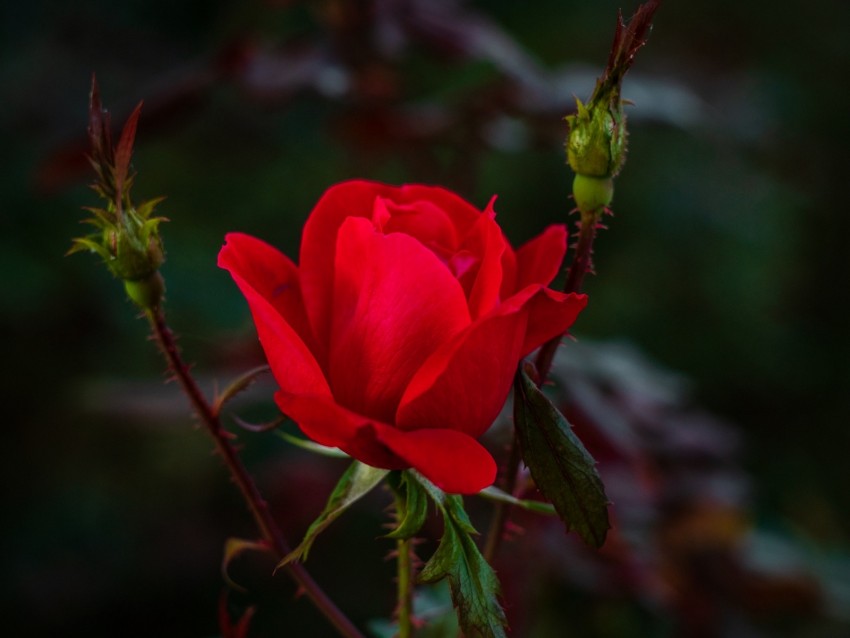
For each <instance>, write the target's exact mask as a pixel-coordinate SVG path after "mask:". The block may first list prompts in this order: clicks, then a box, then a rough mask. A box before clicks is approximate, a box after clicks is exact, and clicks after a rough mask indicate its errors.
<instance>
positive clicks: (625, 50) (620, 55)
mask: <svg viewBox="0 0 850 638" xmlns="http://www.w3.org/2000/svg"><path fill="white" fill-rule="evenodd" d="M660 5H661V0H649V2H646V3H644V4H642V5H640V6H639V7H638V8H637V11H635V13H634V15H632V17H631V18H629V21H628V23H626V22H624V21H623V13H622V11H619V12H618V13H617V28H616V30H615V31H614V41H613V42H612V43H611V53H610V54H609V56H608V66H607V67H606V68H605V74H604V75H603V76H602V78H601V79H600V81H599V85H598V86H597V91H594V97H595V96H596V95H597V94H602V93H604V91H603V90H602V89H601V87H613V86H618V85H619V84H620V83H621V82H622V80H623V76H624V75H625V74H626V71H628V70H629V68H630V67H631V66H632V63H633V62H634V60H635V54H637V52H638V50H639V49H640V48H641V47H642V46H643V45H644V44H646V40H647V37H648V36H649V30H650V28H651V27H652V18H653V16H654V15H655V12H656V10H657V9H658V7H659V6H660ZM591 101H593V100H591Z"/></svg>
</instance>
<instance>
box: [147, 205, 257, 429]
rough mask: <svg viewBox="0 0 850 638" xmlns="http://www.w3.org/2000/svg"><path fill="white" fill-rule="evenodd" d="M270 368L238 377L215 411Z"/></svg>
mask: <svg viewBox="0 0 850 638" xmlns="http://www.w3.org/2000/svg"><path fill="white" fill-rule="evenodd" d="M152 202H153V200H151V201H150V202H145V204H143V205H142V206H146V205H151V203H152ZM142 206H140V207H139V209H140V214H141V216H142V217H144V216H145V215H144V214H142V213H141V208H142ZM151 209H152V206H151ZM270 369H271V368H269V366H267V365H262V366H258V367H256V368H253V369H251V370H248V372H245V373H244V374H242V375H240V376H239V377H237V378H236V380H234V381H233V382H232V383H231V384H230V385H228V386H227V387H226V388H225V389H224V390H222V391H221V392H220V393H218V395H217V396H216V398H215V402H214V403H213V409H212V410H213V413H214V414H219V413H220V412H221V408H222V406H224V404H225V403H227V402H228V401H230V400H231V399H232V398H233V397H235V396H236V395H237V394H239V393H240V392H242V391H244V390H246V389H247V388H248V386H250V385H251V384H252V383H253V382H254V381H255V380H256V379H257V377H259V376H260V375H261V374H264V373H266V372H268V371H269V370H270Z"/></svg>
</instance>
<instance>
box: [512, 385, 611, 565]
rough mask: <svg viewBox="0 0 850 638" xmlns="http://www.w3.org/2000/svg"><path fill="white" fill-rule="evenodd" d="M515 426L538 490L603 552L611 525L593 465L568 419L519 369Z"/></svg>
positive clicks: (605, 499) (516, 386)
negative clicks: (602, 548) (601, 548)
mask: <svg viewBox="0 0 850 638" xmlns="http://www.w3.org/2000/svg"><path fill="white" fill-rule="evenodd" d="M514 389H515V394H514V424H515V427H516V431H517V438H518V439H519V444H520V449H521V450H522V458H523V460H524V461H525V464H526V465H527V466H528V469H529V471H530V472H531V477H532V478H533V479H534V482H535V483H536V484H537V487H538V489H539V490H540V491H541V492H542V493H543V496H545V497H546V498H547V499H548V500H550V501H551V502H552V504H553V505H554V506H555V510H556V511H557V512H558V516H559V517H560V518H561V520H562V521H563V522H564V524H565V525H566V527H567V531H568V532H569V531H570V530H575V531H576V533H578V535H579V536H580V537H581V539H582V540H583V541H584V542H585V543H587V544H588V545H590V546H592V547H596V548H599V547H602V545H603V543H604V542H605V536H606V534H607V532H608V529H610V527H611V525H610V524H609V522H608V497H607V496H606V495H605V486H604V485H603V484H602V479H601V478H600V477H599V473H598V472H597V471H596V462H595V461H594V460H593V457H592V456H590V453H589V452H588V451H587V450H586V449H585V447H584V445H582V443H581V441H579V439H578V437H577V436H576V435H575V433H574V432H573V430H572V426H571V425H570V424H569V422H568V421H567V419H566V418H565V417H564V415H563V414H561V413H560V412H559V411H558V408H556V407H555V406H554V405H552V402H551V401H549V399H548V398H546V396H545V395H544V394H543V393H542V392H541V391H540V389H539V388H538V387H537V385H535V383H534V382H533V381H532V380H531V379H530V378H529V377H528V375H527V374H526V373H525V372H524V371H522V370H520V371H519V372H517V376H516V380H515V384H514Z"/></svg>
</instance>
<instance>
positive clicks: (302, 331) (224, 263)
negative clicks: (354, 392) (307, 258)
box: [218, 233, 316, 353]
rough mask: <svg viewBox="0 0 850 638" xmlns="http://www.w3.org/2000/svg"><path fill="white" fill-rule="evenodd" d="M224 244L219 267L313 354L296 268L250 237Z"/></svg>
mask: <svg viewBox="0 0 850 638" xmlns="http://www.w3.org/2000/svg"><path fill="white" fill-rule="evenodd" d="M225 241H226V242H227V245H226V246H225V247H224V248H223V249H222V251H221V253H219V264H218V265H219V266H221V267H222V268H226V269H227V270H229V271H230V272H231V273H233V272H236V273H237V274H238V275H239V276H240V277H242V278H243V279H244V280H245V281H247V282H249V283H250V284H251V286H252V287H253V288H254V289H255V290H256V291H257V292H258V293H259V294H260V295H262V296H263V297H265V298H266V299H267V300H268V301H269V303H271V304H272V306H274V308H275V309H276V310H277V311H278V312H279V313H280V314H281V315H283V318H284V319H285V320H286V322H287V323H288V324H289V325H290V326H292V327H293V328H294V329H295V331H296V332H297V333H298V334H299V336H300V337H301V339H302V340H303V341H304V343H306V344H307V345H308V346H310V349H311V350H312V351H313V352H314V353H315V352H316V349H315V348H314V344H315V342H316V340H315V338H314V337H313V333H312V330H311V329H310V324H309V323H308V321H307V314H306V312H305V310H304V300H303V299H302V297H301V283H300V282H299V280H298V268H297V266H296V265H295V264H293V263H292V261H291V260H290V259H289V257H287V256H286V255H284V254H283V253H282V252H280V251H279V250H278V249H277V248H274V247H272V246H270V245H269V244H267V243H266V242H264V241H262V240H260V239H257V238H256V237H252V236H251V235H244V234H242V233H228V234H227V236H226V237H225Z"/></svg>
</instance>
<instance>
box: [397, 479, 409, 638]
mask: <svg viewBox="0 0 850 638" xmlns="http://www.w3.org/2000/svg"><path fill="white" fill-rule="evenodd" d="M402 498H403V497H402V496H401V495H400V494H399V493H398V492H396V496H395V500H396V511H397V512H398V513H401V508H402V507H403V503H402V502H401V499H402ZM396 554H397V556H396V562H397V567H398V607H397V608H396V616H397V618H398V638H412V636H413V631H414V623H413V575H414V574H413V569H414V568H413V542H412V540H411V539H409V538H399V539H398V540H397V541H396Z"/></svg>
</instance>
